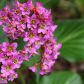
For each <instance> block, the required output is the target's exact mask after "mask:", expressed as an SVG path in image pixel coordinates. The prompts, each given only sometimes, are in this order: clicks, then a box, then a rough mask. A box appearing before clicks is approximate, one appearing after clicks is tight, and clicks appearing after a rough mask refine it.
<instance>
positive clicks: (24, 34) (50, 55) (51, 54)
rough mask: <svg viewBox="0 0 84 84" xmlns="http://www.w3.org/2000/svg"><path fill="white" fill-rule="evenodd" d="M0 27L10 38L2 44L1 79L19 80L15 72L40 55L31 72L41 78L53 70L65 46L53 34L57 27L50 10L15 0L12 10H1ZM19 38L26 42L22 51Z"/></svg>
mask: <svg viewBox="0 0 84 84" xmlns="http://www.w3.org/2000/svg"><path fill="white" fill-rule="evenodd" d="M0 26H2V28H3V31H4V32H5V34H6V35H7V37H8V38H9V39H10V40H9V42H3V43H2V44H0V62H1V63H2V66H1V73H0V77H1V78H2V79H5V80H8V81H13V80H14V79H15V78H17V77H18V74H17V72H16V69H18V68H20V67H21V64H22V63H23V62H24V61H27V62H28V61H29V60H30V58H32V57H33V56H35V55H39V54H41V55H40V56H41V57H40V61H39V62H38V63H35V64H34V65H33V66H30V67H29V69H30V70H32V71H33V72H37V71H38V72H39V73H40V74H41V75H44V74H47V73H49V72H51V71H52V67H53V65H54V64H55V60H56V59H57V58H58V55H60V52H59V50H60V48H61V47H62V45H61V44H60V43H58V42H57V40H56V38H55V37H54V35H53V32H54V31H55V30H56V29H57V25H54V23H53V21H52V16H51V10H47V9H46V8H45V7H44V6H43V5H42V3H39V2H36V4H35V5H33V3H32V0H28V1H27V2H25V3H20V2H19V1H18V0H15V3H14V5H13V7H12V9H11V8H10V6H8V5H7V6H6V7H5V8H3V9H2V10H1V11H0ZM19 38H23V41H24V42H25V46H24V47H23V49H22V50H18V46H17V45H18V44H17V43H16V42H15V41H16V40H18V39H19ZM39 51H40V52H39ZM38 68H39V70H38Z"/></svg>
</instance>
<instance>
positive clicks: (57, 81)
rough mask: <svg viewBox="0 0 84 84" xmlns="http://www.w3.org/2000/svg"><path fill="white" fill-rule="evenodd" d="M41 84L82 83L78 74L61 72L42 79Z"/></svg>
mask: <svg viewBox="0 0 84 84" xmlns="http://www.w3.org/2000/svg"><path fill="white" fill-rule="evenodd" d="M40 84H82V81H81V78H80V76H79V75H78V74H76V73H73V72H69V71H61V72H54V73H52V74H51V75H49V76H44V77H42V79H41V81H40Z"/></svg>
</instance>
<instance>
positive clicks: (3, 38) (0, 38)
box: [0, 27, 8, 43]
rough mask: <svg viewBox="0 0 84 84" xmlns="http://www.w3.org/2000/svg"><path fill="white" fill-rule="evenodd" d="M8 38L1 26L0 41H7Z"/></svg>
mask: <svg viewBox="0 0 84 84" xmlns="http://www.w3.org/2000/svg"><path fill="white" fill-rule="evenodd" d="M7 41H8V38H7V37H6V35H5V33H4V31H3V29H2V27H0V43H2V42H7Z"/></svg>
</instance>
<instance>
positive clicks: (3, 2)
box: [0, 0, 7, 10]
mask: <svg viewBox="0 0 84 84" xmlns="http://www.w3.org/2000/svg"><path fill="white" fill-rule="evenodd" d="M6 3H7V0H0V10H1V9H2V8H3V7H4V6H6Z"/></svg>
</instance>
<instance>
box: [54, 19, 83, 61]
mask: <svg viewBox="0 0 84 84" xmlns="http://www.w3.org/2000/svg"><path fill="white" fill-rule="evenodd" d="M55 36H57V38H58V41H59V42H61V43H62V49H61V57H63V58H64V59H66V60H68V61H70V62H77V61H84V20H63V21H60V22H59V23H58V29H57V30H56V32H55Z"/></svg>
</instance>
